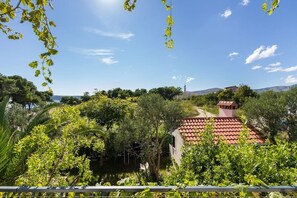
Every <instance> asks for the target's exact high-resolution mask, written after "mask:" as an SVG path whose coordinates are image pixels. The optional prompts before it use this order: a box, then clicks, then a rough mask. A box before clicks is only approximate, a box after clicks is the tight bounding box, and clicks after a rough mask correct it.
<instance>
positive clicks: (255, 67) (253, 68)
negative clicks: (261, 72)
mask: <svg viewBox="0 0 297 198" xmlns="http://www.w3.org/2000/svg"><path fill="white" fill-rule="evenodd" d="M260 68H262V66H260V65H255V66H254V67H252V70H256V69H260Z"/></svg>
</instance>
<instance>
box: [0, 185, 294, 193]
mask: <svg viewBox="0 0 297 198" xmlns="http://www.w3.org/2000/svg"><path fill="white" fill-rule="evenodd" d="M147 189H149V190H150V192H170V191H174V192H240V190H242V189H244V191H245V192H267V193H269V192H281V193H289V192H297V186H269V187H261V186H248V187H246V186H225V187H219V186H186V187H184V188H181V187H177V186H73V187H46V186H44V187H30V186H0V192H13V193H30V192H31V193H69V192H74V193H92V192H104V193H109V192H117V191H121V192H131V193H136V192H141V191H144V190H147Z"/></svg>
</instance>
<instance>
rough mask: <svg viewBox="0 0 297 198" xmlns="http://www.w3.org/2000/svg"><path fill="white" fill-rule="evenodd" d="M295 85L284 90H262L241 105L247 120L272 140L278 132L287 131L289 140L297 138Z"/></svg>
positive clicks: (296, 94)
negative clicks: (257, 96)
mask: <svg viewBox="0 0 297 198" xmlns="http://www.w3.org/2000/svg"><path fill="white" fill-rule="evenodd" d="M296 98H297V87H295V88H292V89H291V90H289V91H286V92H280V93H277V92H272V91H268V92H264V93H262V94H261V95H260V97H259V98H252V99H250V100H248V102H246V104H244V106H243V110H244V113H245V115H246V116H247V117H248V119H249V121H250V122H251V123H252V124H253V125H254V126H256V127H257V128H259V129H260V130H261V131H262V132H263V133H264V134H266V135H267V136H268V137H269V138H270V139H271V140H272V141H274V138H275V136H276V135H277V134H278V133H280V132H287V133H288V135H289V138H290V140H291V141H295V140H296V139H297V133H296V126H297V111H296V109H297V107H296V106H297V104H296Z"/></svg>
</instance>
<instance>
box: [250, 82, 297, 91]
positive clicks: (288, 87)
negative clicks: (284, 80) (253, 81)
mask: <svg viewBox="0 0 297 198" xmlns="http://www.w3.org/2000/svg"><path fill="white" fill-rule="evenodd" d="M295 86H297V84H296V85H292V86H274V87H266V88H261V89H254V91H256V92H258V93H261V92H265V91H275V92H280V91H288V90H289V89H290V88H291V87H295Z"/></svg>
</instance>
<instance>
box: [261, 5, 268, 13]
mask: <svg viewBox="0 0 297 198" xmlns="http://www.w3.org/2000/svg"><path fill="white" fill-rule="evenodd" d="M262 9H263V10H264V11H265V12H266V11H267V3H263V4H262Z"/></svg>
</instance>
